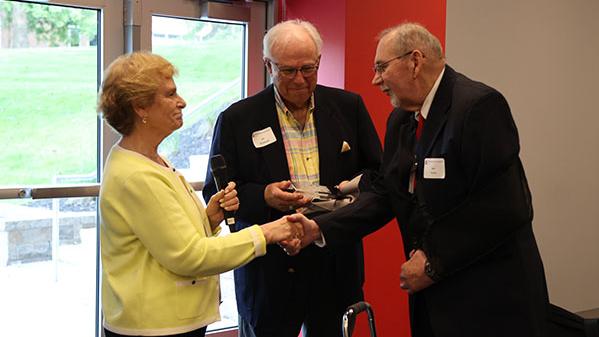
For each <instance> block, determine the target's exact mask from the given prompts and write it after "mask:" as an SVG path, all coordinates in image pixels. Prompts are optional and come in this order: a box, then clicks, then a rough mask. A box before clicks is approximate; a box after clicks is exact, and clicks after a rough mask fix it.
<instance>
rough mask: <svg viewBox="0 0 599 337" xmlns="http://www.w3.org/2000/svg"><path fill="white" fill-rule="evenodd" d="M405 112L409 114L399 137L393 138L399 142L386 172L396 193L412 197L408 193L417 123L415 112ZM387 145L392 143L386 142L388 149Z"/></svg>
mask: <svg viewBox="0 0 599 337" xmlns="http://www.w3.org/2000/svg"><path fill="white" fill-rule="evenodd" d="M404 113H407V115H406V117H405V118H404V119H403V121H402V124H401V125H400V126H399V129H398V130H399V131H398V134H397V139H394V140H393V141H394V142H397V144H396V146H395V153H394V154H393V157H392V158H391V160H390V164H389V169H388V170H389V171H388V173H387V174H386V176H388V177H389V178H390V180H389V181H387V184H388V186H389V187H390V188H392V189H393V190H395V192H396V194H397V195H398V196H399V197H400V198H402V199H405V198H410V196H411V195H410V194H409V193H408V180H409V176H410V170H411V168H412V164H413V163H414V155H413V151H412V146H413V144H414V136H415V135H414V132H415V124H416V121H415V120H414V117H413V116H414V115H413V112H404ZM394 137H395V136H394ZM387 145H391V144H386V145H385V148H386V149H387Z"/></svg>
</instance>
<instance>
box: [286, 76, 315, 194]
mask: <svg viewBox="0 0 599 337" xmlns="http://www.w3.org/2000/svg"><path fill="white" fill-rule="evenodd" d="M275 101H276V106H277V115H278V117H279V125H280V126H281V133H282V134H283V143H284V144H285V154H286V156H287V164H288V166H289V175H290V177H291V182H292V183H293V184H294V185H295V186H296V187H298V188H301V187H302V186H310V185H319V184H320V172H319V166H318V165H319V159H318V140H317V137H316V128H315V126H314V94H312V97H310V103H309V106H308V115H307V116H306V123H305V125H304V126H303V127H302V125H301V124H300V123H299V122H298V121H297V120H296V119H295V117H293V114H292V113H291V111H289V109H287V107H286V106H285V103H284V102H283V99H282V98H281V96H280V95H279V92H278V91H277V88H276V86H275Z"/></svg>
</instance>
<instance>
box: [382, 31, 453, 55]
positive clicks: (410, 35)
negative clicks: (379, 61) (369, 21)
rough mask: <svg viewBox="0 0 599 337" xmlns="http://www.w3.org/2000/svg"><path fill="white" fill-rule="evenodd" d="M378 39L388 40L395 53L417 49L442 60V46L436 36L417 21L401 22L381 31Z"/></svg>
mask: <svg viewBox="0 0 599 337" xmlns="http://www.w3.org/2000/svg"><path fill="white" fill-rule="evenodd" d="M379 40H381V41H382V40H385V41H387V42H389V44H390V45H391V46H392V48H393V49H394V51H395V52H396V53H397V54H403V53H407V52H409V51H410V50H414V49H418V50H420V51H422V52H423V53H424V54H425V55H427V56H428V57H430V58H431V59H432V60H442V59H443V58H444V57H443V48H442V47H441V42H439V39H437V37H436V36H434V35H433V34H431V32H429V31H428V30H427V29H426V28H425V27H424V26H422V25H420V24H418V23H411V22H408V23H402V24H400V25H397V26H395V27H391V28H388V29H385V30H384V31H382V32H381V33H380V35H379Z"/></svg>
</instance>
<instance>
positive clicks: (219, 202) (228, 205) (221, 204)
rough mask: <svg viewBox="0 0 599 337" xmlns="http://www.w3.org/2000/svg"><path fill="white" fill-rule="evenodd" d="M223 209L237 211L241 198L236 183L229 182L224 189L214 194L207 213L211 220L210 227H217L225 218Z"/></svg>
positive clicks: (207, 207) (207, 206)
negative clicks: (238, 195)
mask: <svg viewBox="0 0 599 337" xmlns="http://www.w3.org/2000/svg"><path fill="white" fill-rule="evenodd" d="M223 209H225V210H227V211H233V212H234V211H236V210H238V209H239V199H238V198H237V190H236V189H235V183H234V182H232V181H231V182H229V184H228V185H227V187H226V188H225V189H224V190H220V191H218V193H216V194H215V195H213V196H212V197H211V198H210V200H209V201H208V205H206V215H207V216H208V220H209V221H210V227H211V228H212V229H214V228H216V227H217V226H218V224H220V223H221V222H222V221H223V220H224V219H225V214H224V212H223Z"/></svg>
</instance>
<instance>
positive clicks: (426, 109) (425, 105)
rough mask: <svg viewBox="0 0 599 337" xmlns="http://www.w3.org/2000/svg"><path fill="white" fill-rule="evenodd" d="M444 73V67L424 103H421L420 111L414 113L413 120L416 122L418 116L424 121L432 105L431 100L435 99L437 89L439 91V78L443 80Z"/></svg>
mask: <svg viewBox="0 0 599 337" xmlns="http://www.w3.org/2000/svg"><path fill="white" fill-rule="evenodd" d="M444 73H445V67H443V70H441V73H440V74H439V76H438V77H437V80H436V81H435V84H433V87H432V88H431V91H429V93H428V95H426V98H425V99H424V103H422V108H420V111H416V113H415V114H414V118H416V120H418V114H422V117H423V118H424V119H425V120H426V118H427V117H428V112H429V110H430V109H431V105H432V104H433V98H435V94H436V93H437V89H439V84H440V83H441V78H443V74H444Z"/></svg>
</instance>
